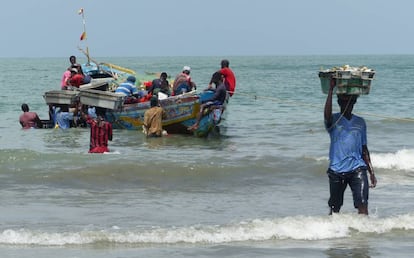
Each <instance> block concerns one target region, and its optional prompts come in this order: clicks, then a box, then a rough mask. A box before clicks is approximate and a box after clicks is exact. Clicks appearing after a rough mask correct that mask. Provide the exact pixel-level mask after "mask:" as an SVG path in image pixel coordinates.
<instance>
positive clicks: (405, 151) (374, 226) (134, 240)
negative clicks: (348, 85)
mask: <svg viewBox="0 0 414 258" xmlns="http://www.w3.org/2000/svg"><path fill="white" fill-rule="evenodd" d="M221 58H222V57H130V58H95V59H96V60H97V61H105V62H111V63H114V64H117V65H121V66H124V67H128V68H131V69H134V70H136V71H138V72H139V73H141V74H144V73H145V72H161V71H166V72H167V73H168V74H170V75H171V76H172V77H174V76H175V74H176V73H178V72H179V71H180V69H181V68H182V66H184V65H189V66H191V67H192V73H191V75H192V77H193V80H194V81H195V82H196V83H197V85H198V90H202V89H203V88H205V87H206V86H207V84H208V82H209V79H210V76H211V74H213V72H214V71H215V70H217V69H218V68H219V63H220V60H221ZM228 58H229V60H230V66H231V68H232V69H233V70H234V72H235V74H236V77H237V88H236V93H235V95H234V96H233V97H232V98H231V99H230V103H229V105H228V109H227V110H226V117H225V119H224V121H223V122H222V124H221V126H220V135H214V136H211V137H208V138H206V139H204V138H201V139H200V138H194V137H189V136H183V135H169V136H167V137H164V138H161V139H146V138H145V137H144V136H143V134H142V133H141V132H137V131H125V130H115V131H114V139H113V141H112V142H110V149H111V153H110V154H103V155H100V154H88V153H87V151H88V147H89V131H88V129H81V128H73V129H70V130H65V131H63V130H60V129H44V130H34V129H32V130H22V129H21V128H20V125H19V123H18V117H19V115H20V114H21V110H20V105H21V104H22V103H24V102H25V103H28V104H29V106H30V108H31V111H35V112H37V113H38V114H39V116H40V117H41V118H42V119H47V118H48V114H47V112H48V109H47V106H46V104H45V102H44V99H43V93H44V92H45V91H48V90H52V89H59V88H60V86H59V83H60V78H61V75H62V73H63V71H64V70H65V69H66V67H67V66H68V58H37V59H27V58H20V59H0V68H1V70H2V75H1V76H0V87H1V91H0V95H1V100H0V113H1V119H0V256H1V257H39V258H40V257H42V258H49V257H50V258H51V257H79V258H84V257H85V258H86V257H88V258H90V257H299V256H305V257H332V258H333V257H411V256H412V253H413V252H414V247H413V245H412V243H413V242H414V205H413V203H414V201H413V199H414V114H413V110H412V103H414V94H413V88H414V85H413V82H412V80H411V77H412V75H413V73H414V72H413V68H414V56H405V55H399V56H391V55H390V56H381V55H378V56H273V57H272V56H269V57H228ZM84 61H85V60H84V59H83V58H82V57H81V56H79V57H78V62H84ZM344 64H349V65H351V66H359V65H365V66H368V67H370V68H373V69H375V70H376V77H375V80H374V81H373V83H372V89H371V92H370V94H369V95H364V96H361V97H360V98H359V99H358V102H357V104H356V105H355V108H354V113H356V114H359V115H361V116H363V117H364V118H365V120H366V122H367V126H368V147H369V149H370V152H371V159H372V163H373V166H374V169H375V171H376V174H377V179H378V186H377V187H376V188H375V189H371V191H370V200H369V213H370V215H369V216H361V215H358V214H356V210H355V209H354V208H353V205H352V197H351V193H350V190H349V189H347V191H346V192H345V203H344V206H343V208H342V210H341V213H340V214H338V215H336V214H335V215H333V216H328V211H329V210H328V206H327V200H328V194H329V192H328V191H329V190H328V178H327V176H326V173H325V171H326V168H327V165H328V159H327V156H328V147H329V137H328V134H327V133H326V131H325V129H324V126H323V105H324V102H325V98H326V95H324V94H323V93H322V91H321V87H320V82H319V78H318V71H319V70H320V69H327V68H331V67H333V66H341V65H344ZM138 77H139V76H138ZM334 111H338V108H337V105H336V103H334Z"/></svg>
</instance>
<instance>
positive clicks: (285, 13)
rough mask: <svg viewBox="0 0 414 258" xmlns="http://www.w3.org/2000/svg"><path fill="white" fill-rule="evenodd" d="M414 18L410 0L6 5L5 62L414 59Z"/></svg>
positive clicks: (36, 0) (95, 0)
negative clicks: (82, 51)
mask: <svg viewBox="0 0 414 258" xmlns="http://www.w3.org/2000/svg"><path fill="white" fill-rule="evenodd" d="M80 8H84V14H85V21H86V24H85V25H86V33H87V40H86V41H80V39H79V38H80V35H81V34H82V32H83V30H84V29H83V28H84V27H83V20H82V16H81V15H79V14H78V10H79V9H80ZM413 12H414V1H412V0H393V1H390V0H348V1H346V0H186V1H183V0H147V1H144V0H112V1H109V0H13V1H3V2H2V13H1V14H0V31H1V34H2V37H1V39H0V58H1V57H6V58H7V57H67V56H69V55H72V54H78V53H79V50H78V46H80V47H82V48H85V47H86V46H88V47H89V49H90V52H91V56H94V57H130V56H261V55H360V54H362V55H364V54H414V33H413V30H414V26H413V25H414V22H413V20H414V14H413Z"/></svg>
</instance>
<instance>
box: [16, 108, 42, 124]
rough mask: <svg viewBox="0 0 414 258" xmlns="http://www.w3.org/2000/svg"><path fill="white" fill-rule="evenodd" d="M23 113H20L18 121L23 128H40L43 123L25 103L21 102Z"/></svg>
mask: <svg viewBox="0 0 414 258" xmlns="http://www.w3.org/2000/svg"><path fill="white" fill-rule="evenodd" d="M22 111H23V114H21V115H20V118H19V122H20V124H21V125H22V127H23V129H29V128H42V127H43V124H42V121H41V120H40V118H39V116H38V115H37V113H36V112H30V111H29V106H28V105H27V104H22Z"/></svg>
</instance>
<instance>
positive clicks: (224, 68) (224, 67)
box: [209, 59, 236, 97]
mask: <svg viewBox="0 0 414 258" xmlns="http://www.w3.org/2000/svg"><path fill="white" fill-rule="evenodd" d="M229 66H230V62H229V60H227V59H223V60H221V69H220V70H219V72H220V73H221V74H222V75H223V76H224V83H225V84H226V88H227V91H228V92H229V95H230V97H231V96H233V94H234V91H235V90H236V76H235V75H234V72H233V70H231V69H230V67H229ZM212 83H213V82H211V81H210V84H209V88H211V85H212Z"/></svg>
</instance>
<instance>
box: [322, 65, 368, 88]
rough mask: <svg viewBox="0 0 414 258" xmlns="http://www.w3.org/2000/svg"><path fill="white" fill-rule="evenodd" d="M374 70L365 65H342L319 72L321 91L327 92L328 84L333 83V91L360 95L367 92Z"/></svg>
mask: <svg viewBox="0 0 414 258" xmlns="http://www.w3.org/2000/svg"><path fill="white" fill-rule="evenodd" d="M374 75H375V71H374V70H373V69H370V68H367V67H365V66H361V67H352V66H349V65H344V66H341V67H333V68H331V69H327V70H323V71H320V72H319V78H320V79H321V87H322V92H323V93H325V94H327V93H328V91H329V86H330V84H331V81H332V80H333V82H332V83H335V87H334V93H336V94H351V95H361V94H369V91H370V89H371V81H372V80H373V79H374Z"/></svg>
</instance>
